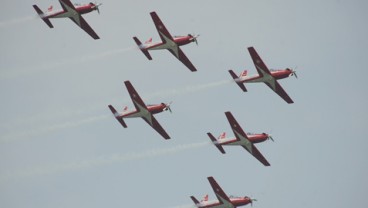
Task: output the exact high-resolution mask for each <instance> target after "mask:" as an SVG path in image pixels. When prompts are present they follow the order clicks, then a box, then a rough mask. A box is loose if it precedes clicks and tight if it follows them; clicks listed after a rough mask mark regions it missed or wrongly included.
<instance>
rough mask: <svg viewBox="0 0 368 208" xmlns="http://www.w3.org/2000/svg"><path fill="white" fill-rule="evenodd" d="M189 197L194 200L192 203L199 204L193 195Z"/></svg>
mask: <svg viewBox="0 0 368 208" xmlns="http://www.w3.org/2000/svg"><path fill="white" fill-rule="evenodd" d="M190 198H191V199H192V201H193V202H194V204H196V205H197V204H200V203H199V201H198V200H197V199H196V198H195V197H194V196H190Z"/></svg>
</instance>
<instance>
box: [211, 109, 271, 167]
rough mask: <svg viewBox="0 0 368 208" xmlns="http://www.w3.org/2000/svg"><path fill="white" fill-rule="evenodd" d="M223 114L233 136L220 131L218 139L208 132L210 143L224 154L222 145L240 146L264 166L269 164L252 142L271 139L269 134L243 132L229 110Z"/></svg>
mask: <svg viewBox="0 0 368 208" xmlns="http://www.w3.org/2000/svg"><path fill="white" fill-rule="evenodd" d="M225 115H226V117H227V119H228V121H229V124H230V126H231V129H232V130H233V132H234V135H235V138H226V134H225V133H222V134H221V135H220V136H219V138H218V139H216V138H215V137H214V136H213V135H212V134H211V133H210V132H208V133H207V135H208V136H209V137H210V139H211V141H212V143H213V144H214V145H215V146H216V147H217V149H218V150H219V151H220V152H221V153H222V154H225V153H226V152H225V150H224V148H223V147H222V146H242V147H243V148H244V149H245V150H247V151H248V152H249V153H250V154H252V155H253V156H254V157H255V158H256V159H257V160H259V161H260V162H261V163H262V164H263V165H264V166H270V163H268V161H267V160H266V159H265V158H264V156H263V155H262V154H261V153H260V152H259V151H258V149H257V148H256V146H254V144H256V143H260V142H264V141H266V140H268V139H270V140H271V141H273V138H272V136H271V135H269V134H266V133H261V134H251V133H245V132H244V131H243V129H242V128H241V127H240V125H239V124H238V122H237V121H236V120H235V118H234V116H233V115H232V114H231V112H229V111H228V112H225Z"/></svg>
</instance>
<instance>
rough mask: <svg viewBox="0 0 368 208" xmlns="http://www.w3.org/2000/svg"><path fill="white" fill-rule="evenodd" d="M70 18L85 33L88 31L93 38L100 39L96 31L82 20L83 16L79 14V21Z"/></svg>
mask: <svg viewBox="0 0 368 208" xmlns="http://www.w3.org/2000/svg"><path fill="white" fill-rule="evenodd" d="M70 19H71V20H72V21H73V22H74V23H75V24H77V25H78V26H79V27H80V28H82V29H83V30H84V31H85V32H86V33H88V34H89V35H90V36H91V37H92V38H93V39H95V40H96V39H100V37H98V35H97V34H96V32H95V31H94V30H93V29H92V28H91V26H89V24H88V23H87V22H86V20H84V18H83V17H82V16H81V15H80V14H79V19H78V20H79V22H77V20H75V18H72V17H70Z"/></svg>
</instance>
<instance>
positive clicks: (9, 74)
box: [0, 46, 137, 79]
mask: <svg viewBox="0 0 368 208" xmlns="http://www.w3.org/2000/svg"><path fill="white" fill-rule="evenodd" d="M136 48H137V47H136V46H131V47H127V48H118V49H114V50H110V51H105V52H102V53H99V54H92V55H86V56H81V57H79V56H78V58H72V59H69V60H63V61H54V62H49V63H45V64H43V65H40V66H33V67H25V68H18V69H10V70H2V71H0V79H11V78H16V77H19V76H25V75H29V74H34V73H40V72H43V71H47V70H50V69H52V68H57V67H61V66H64V65H70V64H77V63H86V62H90V61H97V60H101V59H104V58H106V57H109V56H113V55H117V54H121V53H125V52H128V51H131V50H133V49H136ZM68 68H69V67H68ZM68 68H63V70H66V69H68ZM73 70H76V68H73Z"/></svg>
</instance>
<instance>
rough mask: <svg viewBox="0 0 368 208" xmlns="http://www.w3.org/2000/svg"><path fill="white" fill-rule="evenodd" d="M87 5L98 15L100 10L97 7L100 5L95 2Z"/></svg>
mask: <svg viewBox="0 0 368 208" xmlns="http://www.w3.org/2000/svg"><path fill="white" fill-rule="evenodd" d="M89 4H90V5H91V6H92V7H93V9H94V10H97V12H98V14H100V9H99V8H98V7H99V6H101V5H102V3H99V4H97V2H95V3H92V2H91V3H89Z"/></svg>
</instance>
